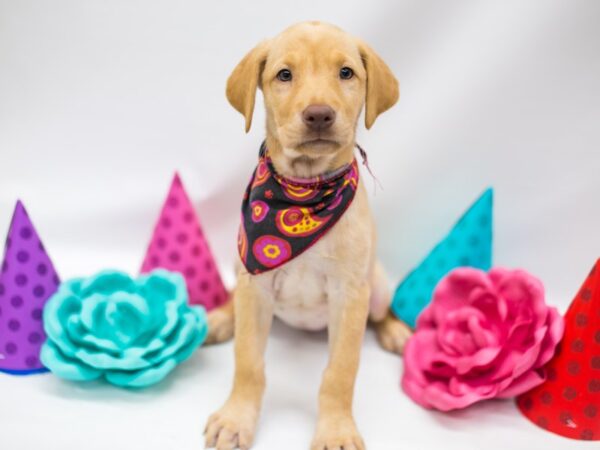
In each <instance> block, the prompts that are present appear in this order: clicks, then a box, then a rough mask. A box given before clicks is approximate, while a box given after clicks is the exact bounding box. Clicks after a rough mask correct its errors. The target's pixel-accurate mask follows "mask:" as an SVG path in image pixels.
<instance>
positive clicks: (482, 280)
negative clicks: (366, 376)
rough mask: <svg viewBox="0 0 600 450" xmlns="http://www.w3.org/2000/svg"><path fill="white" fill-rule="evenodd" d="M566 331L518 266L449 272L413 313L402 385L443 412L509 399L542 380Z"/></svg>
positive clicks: (539, 286) (537, 286) (537, 283)
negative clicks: (414, 321)
mask: <svg viewBox="0 0 600 450" xmlns="http://www.w3.org/2000/svg"><path fill="white" fill-rule="evenodd" d="M563 331H564V323H563V318H562V317H561V316H560V315H559V314H558V312H557V310H556V308H550V307H548V306H547V305H546V304H545V302H544V288H543V286H542V283H541V281H540V280H538V279H537V278H535V277H533V276H532V275H530V274H528V273H527V272H525V271H523V270H506V269H500V268H496V269H492V270H491V271H490V272H489V273H486V272H483V271H481V270H478V269H472V268H466V267H465V268H459V269H455V270H454V271H452V272H450V273H449V274H448V275H447V276H446V277H445V278H443V279H442V280H441V281H440V283H439V284H438V285H437V287H436V289H435V291H434V293H433V299H432V302H431V304H430V305H429V306H428V307H427V308H426V309H425V310H423V312H422V313H421V315H420V316H419V318H418V319H417V327H416V331H415V333H414V335H413V336H412V337H411V338H410V340H409V341H408V343H407V345H406V348H405V351H404V375H403V377H402V388H403V389H404V391H405V392H406V393H407V394H408V396H409V397H410V398H412V399H413V400H414V401H415V402H416V403H418V404H419V405H421V406H424V407H426V408H436V409H439V410H442V411H449V410H452V409H460V408H464V407H466V406H469V405H471V404H473V403H475V402H478V401H480V400H484V399H488V398H505V397H513V396H516V395H518V394H521V393H523V392H526V391H528V390H529V389H531V388H533V387H534V386H537V385H538V384H540V383H542V382H543V381H544V380H545V374H544V371H543V370H542V366H543V365H544V364H545V363H546V362H548V361H549V360H550V358H552V356H553V355H554V351H555V349H556V345H557V344H558V343H559V342H560V340H561V338H562V335H563Z"/></svg>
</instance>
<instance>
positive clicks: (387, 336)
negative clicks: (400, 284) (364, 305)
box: [369, 261, 412, 355]
mask: <svg viewBox="0 0 600 450" xmlns="http://www.w3.org/2000/svg"><path fill="white" fill-rule="evenodd" d="M391 302H392V295H391V292H390V288H389V280H388V277H387V275H386V273H385V271H384V269H383V266H382V265H381V263H380V262H379V261H376V262H375V266H374V268H373V274H372V276H371V300H370V308H369V320H370V322H371V324H372V325H373V328H374V329H375V334H376V335H377V341H378V342H379V345H381V347H383V349H384V350H387V351H388V352H392V353H396V354H399V355H401V354H402V353H403V352H404V346H405V345H406V341H407V340H408V338H409V337H410V336H411V334H412V330H411V329H410V327H409V326H408V325H406V324H405V323H404V322H402V321H401V320H399V319H398V318H397V317H396V316H394V314H393V313H392V311H391V309H390V306H391Z"/></svg>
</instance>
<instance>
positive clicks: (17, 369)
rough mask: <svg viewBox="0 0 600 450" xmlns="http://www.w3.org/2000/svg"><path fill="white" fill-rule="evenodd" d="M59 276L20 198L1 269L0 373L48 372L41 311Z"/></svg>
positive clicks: (55, 286)
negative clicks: (42, 358) (44, 362)
mask: <svg viewBox="0 0 600 450" xmlns="http://www.w3.org/2000/svg"><path fill="white" fill-rule="evenodd" d="M59 282H60V281H59V279H58V276H57V274H56V271H55V270H54V266H53V265H52V261H51V260H50V257H49V256H48V254H47V253H46V250H45V249H44V245H43V244H42V241H41V240H40V238H39V236H38V234H37V232H36V230H35V228H34V226H33V224H32V223H31V219H30V218H29V215H28V214H27V211H26V210H25V207H24V206H23V203H21V201H17V205H16V207H15V211H14V214H13V218H12V221H11V224H10V228H9V231H8V237H7V238H6V245H5V253H4V260H3V262H2V267H1V268H0V372H5V373H9V374H13V375H28V374H32V373H39V372H45V371H46V368H45V367H44V366H43V365H42V363H41V362H40V359H39V354H40V348H41V346H42V343H43V342H44V340H45V339H46V335H45V333H44V328H43V323H42V311H43V308H44V304H45V303H46V301H47V300H48V298H49V297H50V296H51V295H52V294H54V292H56V289H57V287H58V284H59Z"/></svg>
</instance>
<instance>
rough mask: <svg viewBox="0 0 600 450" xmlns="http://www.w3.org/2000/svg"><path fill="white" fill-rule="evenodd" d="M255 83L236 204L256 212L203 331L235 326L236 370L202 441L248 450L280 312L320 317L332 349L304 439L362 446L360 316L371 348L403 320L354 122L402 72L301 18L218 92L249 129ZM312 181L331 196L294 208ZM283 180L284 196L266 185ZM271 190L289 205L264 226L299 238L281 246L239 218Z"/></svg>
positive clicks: (368, 119)
mask: <svg viewBox="0 0 600 450" xmlns="http://www.w3.org/2000/svg"><path fill="white" fill-rule="evenodd" d="M257 88H260V89H262V92H263V95H264V100H265V107H266V113H267V126H266V129H267V133H266V140H265V143H264V144H263V146H262V148H261V158H260V162H259V165H258V166H257V169H256V171H255V173H254V177H253V181H252V182H251V185H250V186H249V188H248V191H247V193H246V195H245V197H244V204H247V203H249V202H250V200H252V198H254V197H256V196H257V195H262V197H260V198H261V200H256V198H258V197H256V198H254V201H253V202H252V203H251V205H250V207H249V208H248V207H246V209H247V213H248V214H249V215H250V216H251V219H252V220H250V219H248V218H247V217H246V218H244V217H243V218H242V226H241V230H240V242H239V249H240V255H241V257H242V261H243V262H244V264H241V265H240V268H239V270H238V282H237V286H236V288H235V290H234V293H233V301H232V302H230V303H229V304H228V305H226V306H225V307H223V308H221V309H220V310H216V311H214V312H213V313H211V315H210V317H209V321H210V329H211V335H210V337H209V340H210V341H211V342H221V341H224V340H226V339H229V338H230V337H231V336H232V335H235V365H236V368H235V377H234V381H233V388H232V390H231V394H230V396H229V398H228V400H227V401H226V402H225V404H224V405H223V407H222V408H221V409H220V410H219V411H217V412H216V413H215V414H213V415H212V416H211V417H210V418H209V419H208V423H207V425H206V430H205V438H206V446H207V447H216V448H218V449H233V448H238V447H239V448H241V449H247V448H249V447H250V445H251V444H252V441H253V437H254V432H255V428H256V424H257V419H258V416H259V411H260V408H261V402H262V397H263V392H264V389H265V374H264V359H263V353H264V350H265V344H266V341H267V336H268V334H269V330H270V327H271V322H272V318H273V315H276V316H277V317H279V318H280V319H281V320H283V321H284V322H286V323H288V324H290V325H292V326H295V327H300V328H304V329H310V330H317V329H322V328H325V327H328V331H329V340H330V345H329V347H330V358H329V363H328V365H327V368H326V370H325V372H324V375H323V380H322V384H321V388H320V391H319V418H318V423H317V427H316V432H315V435H314V438H313V442H312V449H315V450H325V449H326V450H335V449H344V450H359V449H364V443H363V440H362V438H361V436H360V434H359V433H358V431H357V429H356V425H355V423H354V419H353V416H352V397H353V390H354V382H355V378H356V372H357V369H358V364H359V356H360V349H361V343H362V340H363V336H364V332H365V327H366V324H367V320H368V319H370V320H371V321H372V322H373V323H374V325H375V329H376V332H377V336H378V339H379V342H380V343H381V345H382V346H383V347H384V348H386V349H387V350H390V351H394V352H396V353H401V352H402V349H403V346H404V342H405V340H406V339H407V337H408V336H409V334H410V331H409V329H408V327H406V325H404V324H403V323H402V322H400V321H398V320H396V319H395V318H394V317H393V316H392V315H391V313H390V311H389V305H390V293H389V291H388V282H387V280H386V277H385V275H384V273H383V270H382V269H381V266H380V264H379V263H378V262H377V259H376V256H375V226H374V223H373V219H372V216H371V212H370V210H369V205H368V199H367V195H366V193H365V188H364V186H363V184H362V181H360V180H359V178H358V171H357V170H356V166H357V163H356V161H355V159H354V153H355V145H356V144H355V131H356V126H357V122H358V117H359V115H360V112H361V110H362V108H363V106H365V125H366V127H367V128H371V126H372V125H373V122H375V119H376V118H377V116H378V115H379V114H381V113H382V112H384V111H386V110H387V109H389V108H390V107H391V106H393V105H394V104H395V103H396V101H397V100H398V95H399V94H398V82H397V81H396V79H395V78H394V75H393V74H392V72H391V71H390V69H389V68H388V66H387V65H386V64H385V63H384V62H383V61H382V60H381V58H380V57H379V56H378V55H377V54H376V53H375V52H374V51H373V50H372V49H371V48H370V47H368V46H367V45H366V44H365V43H364V42H362V41H360V40H358V39H356V38H354V37H352V36H350V35H348V34H347V33H345V32H344V31H342V30H341V29H339V28H337V27H334V26H331V25H327V24H324V23H320V22H307V23H301V24H298V25H295V26H292V27H290V28H288V29H286V30H285V31H283V32H282V33H281V34H279V35H278V36H276V37H275V38H273V39H270V40H267V41H264V42H262V43H260V44H259V45H258V46H256V47H255V48H254V49H252V50H251V51H250V52H249V53H248V54H247V55H246V56H245V57H244V58H243V59H242V61H241V62H240V63H239V64H238V66H237V67H236V68H235V69H234V71H233V73H232V74H231V76H230V77H229V80H228V82H227V98H228V99H229V102H230V103H231V104H232V105H233V107H234V108H235V109H237V110H238V111H239V112H240V113H242V114H243V115H244V117H245V119H246V131H248V130H249V129H250V124H251V121H252V113H253V110H254V99H255V94H256V89H257ZM269 176H270V179H268V178H269ZM275 180H277V181H275ZM289 180H295V181H293V182H290V181H289ZM302 180H305V181H308V180H312V181H309V182H308V184H302ZM314 180H324V181H323V182H324V183H325V184H322V183H321V184H319V186H320V187H321V188H323V186H324V189H325V194H324V197H323V198H329V199H334V200H332V201H333V204H331V205H329V204H327V203H326V202H325V201H324V202H321V203H319V204H317V205H316V206H314V207H312V209H311V208H303V207H302V201H301V200H302V196H303V195H308V196H311V195H317V194H316V193H315V192H313V191H312V190H311V189H312V188H313V187H314V185H311V184H310V183H312V182H314ZM270 182H271V183H277V184H273V185H268V183H270ZM296 182H297V183H298V184H295V183H296ZM263 183H264V184H263ZM269 186H272V187H273V189H271V188H270V187H269ZM279 186H283V188H282V191H283V190H285V192H284V194H285V196H284V195H282V194H277V193H275V194H273V190H277V189H279ZM265 187H267V188H265ZM329 188H331V189H329ZM261 189H262V191H261ZM335 189H338V190H336V191H335V192H336V194H335V195H329V194H331V192H332V191H333V190H335ZM256 192H258V193H259V194H255V193H256ZM277 195H282V198H279V199H277V201H280V202H282V201H283V202H284V203H285V202H286V201H287V202H290V204H292V206H291V207H289V208H287V209H285V210H280V211H279V212H278V213H277V216H274V217H276V218H275V219H273V222H277V224H276V227H275V223H273V224H270V225H269V224H267V225H264V226H266V227H267V230H268V227H269V226H271V227H272V228H273V230H275V231H276V230H277V229H279V230H280V231H281V233H283V234H279V235H280V236H283V235H288V234H291V235H293V234H294V233H300V234H302V236H304V234H307V235H308V237H305V238H302V239H297V241H294V242H293V244H292V245H291V246H290V245H289V244H287V243H286V242H285V239H283V240H282V239H280V238H277V237H274V236H271V237H270V238H269V239H267V240H266V241H263V240H262V237H259V238H257V239H256V240H255V241H254V242H251V241H252V236H251V233H250V231H251V230H248V229H247V228H248V227H250V228H254V227H255V226H258V225H256V224H255V222H260V220H262V219H263V217H264V214H266V213H265V211H266V210H268V209H269V205H270V203H269V199H270V198H273V197H275V198H276V197H277ZM253 196H254V197H253ZM248 197H250V199H249V198H248ZM293 199H300V200H299V206H296V205H294V203H293ZM263 200H264V201H263ZM330 203H331V202H330ZM246 206H247V205H246ZM270 206H271V208H276V207H277V205H275V204H271V205H270ZM243 209H244V207H243ZM280 209H281V208H280ZM290 211H291V212H290ZM331 211H334V213H331V214H330V212H331ZM335 211H338V212H337V213H336V212H335ZM340 211H341V212H340ZM313 213H314V214H313ZM336 214H337V215H336ZM330 215H331V216H335V217H334V218H333V219H330V218H328V217H329V216H330ZM327 221H329V222H330V223H325V222H327ZM296 224H298V225H305V228H300V229H298V228H297V227H296V226H295V225H296ZM260 226H263V225H260ZM320 227H322V229H320V230H319V228H320ZM260 230H262V231H264V228H261V229H260ZM260 230H259V231H260ZM313 230H317V231H316V232H314V233H313ZM323 230H325V231H323ZM262 231H260V232H262ZM276 232H277V231H276ZM277 233H279V232H277ZM311 233H312V234H311ZM261 236H262V235H261ZM315 236H318V237H317V238H315ZM254 237H256V236H254ZM263 237H264V236H263ZM311 239H312V240H311ZM290 240H294V238H290ZM296 242H300V243H301V244H302V245H301V248H297V245H296ZM298 245H300V244H298ZM248 247H251V248H252V249H254V253H252V251H251V250H250V249H249V248H248ZM257 249H258V250H257ZM257 251H258V253H257ZM260 252H263V253H260ZM278 260H281V261H283V262H284V263H283V264H279V263H278ZM281 261H279V262H281ZM234 316H235V320H234ZM234 329H235V330H234ZM234 331H235V333H234Z"/></svg>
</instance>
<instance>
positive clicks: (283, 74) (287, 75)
mask: <svg viewBox="0 0 600 450" xmlns="http://www.w3.org/2000/svg"><path fill="white" fill-rule="evenodd" d="M277 79H278V80H279V81H292V72H291V71H289V70H288V69H281V70H280V71H279V72H277Z"/></svg>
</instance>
